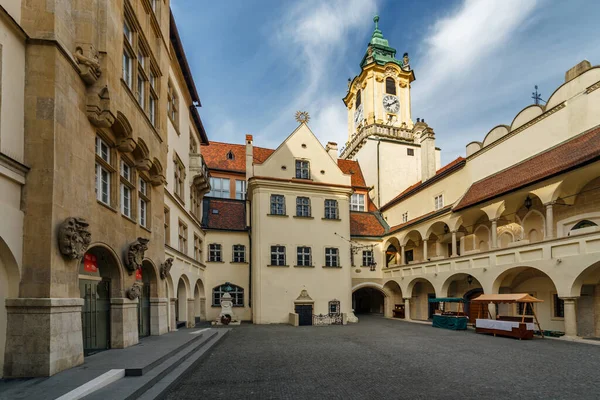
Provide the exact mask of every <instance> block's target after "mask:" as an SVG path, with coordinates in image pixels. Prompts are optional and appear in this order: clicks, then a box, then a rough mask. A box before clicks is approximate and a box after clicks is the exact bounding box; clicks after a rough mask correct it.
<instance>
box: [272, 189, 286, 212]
mask: <svg viewBox="0 0 600 400" xmlns="http://www.w3.org/2000/svg"><path fill="white" fill-rule="evenodd" d="M271 214H273V215H285V197H284V196H283V195H281V194H272V195H271Z"/></svg>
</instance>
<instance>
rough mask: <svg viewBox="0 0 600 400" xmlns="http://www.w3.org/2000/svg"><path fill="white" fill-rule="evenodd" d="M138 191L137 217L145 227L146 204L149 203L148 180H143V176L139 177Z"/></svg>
mask: <svg viewBox="0 0 600 400" xmlns="http://www.w3.org/2000/svg"><path fill="white" fill-rule="evenodd" d="M138 190H139V193H138V196H139V198H140V200H139V203H140V206H139V219H140V225H141V226H143V227H145V228H147V227H148V204H149V203H150V193H149V192H148V182H146V181H145V180H144V178H140V179H139V188H138Z"/></svg>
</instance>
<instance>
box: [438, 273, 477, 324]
mask: <svg viewBox="0 0 600 400" xmlns="http://www.w3.org/2000/svg"><path fill="white" fill-rule="evenodd" d="M482 293H483V288H482V286H481V284H480V283H479V281H478V280H477V278H475V277H474V276H472V275H470V274H466V273H459V274H454V275H452V276H450V277H449V278H448V279H446V282H444V285H443V286H442V297H444V296H448V297H462V298H464V299H465V300H466V302H465V313H466V314H467V315H468V316H469V323H471V324H474V323H475V319H476V318H477V316H478V315H487V304H482V303H470V301H471V300H473V299H474V298H476V297H478V296H479V295H481V294H482Z"/></svg>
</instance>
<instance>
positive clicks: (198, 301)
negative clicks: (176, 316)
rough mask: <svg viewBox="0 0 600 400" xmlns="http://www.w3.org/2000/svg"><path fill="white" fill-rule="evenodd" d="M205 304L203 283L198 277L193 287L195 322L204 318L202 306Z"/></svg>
mask: <svg viewBox="0 0 600 400" xmlns="http://www.w3.org/2000/svg"><path fill="white" fill-rule="evenodd" d="M205 305H206V297H205V294H204V283H202V281H201V280H200V279H198V281H197V282H196V286H195V288H194V316H195V323H196V324H197V323H199V322H200V321H201V320H202V319H203V318H205V313H204V307H205Z"/></svg>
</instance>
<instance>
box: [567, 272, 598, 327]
mask: <svg viewBox="0 0 600 400" xmlns="http://www.w3.org/2000/svg"><path fill="white" fill-rule="evenodd" d="M571 296H572V297H573V298H575V307H576V315H577V317H576V319H577V336H581V337H584V338H600V262H597V263H595V264H592V265H590V266H589V267H587V268H586V269H585V270H583V272H582V273H581V274H580V275H579V276H578V277H577V278H576V279H575V282H574V283H573V287H572V289H571Z"/></svg>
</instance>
